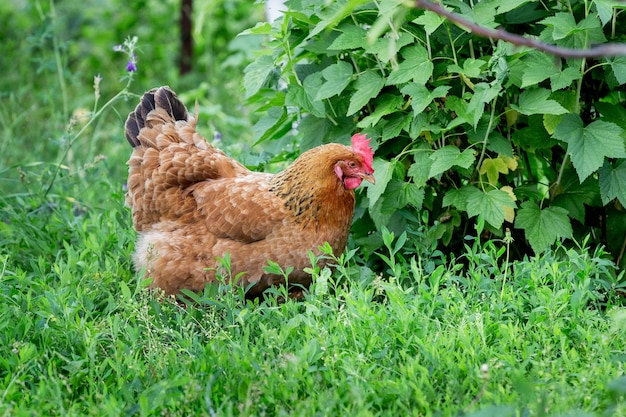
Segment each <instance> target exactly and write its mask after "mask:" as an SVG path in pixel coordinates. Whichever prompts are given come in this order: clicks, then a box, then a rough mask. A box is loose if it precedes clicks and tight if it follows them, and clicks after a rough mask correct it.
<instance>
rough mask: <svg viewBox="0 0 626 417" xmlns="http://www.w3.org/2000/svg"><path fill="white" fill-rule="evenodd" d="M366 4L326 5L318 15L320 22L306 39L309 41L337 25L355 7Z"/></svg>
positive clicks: (353, 0) (354, 1) (360, 1)
mask: <svg viewBox="0 0 626 417" xmlns="http://www.w3.org/2000/svg"><path fill="white" fill-rule="evenodd" d="M366 2H367V1H365V0H348V1H346V2H345V3H344V2H330V3H328V7H326V8H324V9H322V10H321V11H320V12H319V13H318V16H319V17H321V18H322V20H320V22H319V23H318V24H317V25H315V27H314V28H313V30H311V32H309V36H307V39H311V38H312V37H313V36H315V35H317V34H318V33H320V32H321V31H323V30H324V29H326V28H331V27H333V26H335V25H336V24H337V23H339V22H341V21H342V20H343V19H345V18H346V17H347V16H349V15H350V13H352V11H353V10H354V9H355V8H356V7H358V6H360V5H361V4H364V3H366Z"/></svg>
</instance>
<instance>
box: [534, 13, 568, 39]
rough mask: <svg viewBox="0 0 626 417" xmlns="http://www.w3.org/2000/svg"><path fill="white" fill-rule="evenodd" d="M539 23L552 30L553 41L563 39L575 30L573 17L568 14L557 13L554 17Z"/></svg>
mask: <svg viewBox="0 0 626 417" xmlns="http://www.w3.org/2000/svg"><path fill="white" fill-rule="evenodd" d="M539 23H541V24H544V25H546V26H550V27H552V28H553V32H552V39H554V40H555V41H557V40H559V39H563V38H565V37H566V36H568V35H571V34H572V33H574V32H575V31H576V30H577V26H576V21H575V20H574V16H572V15H571V14H569V13H557V14H555V15H554V16H550V17H547V18H545V19H543V20H541V21H540V22H539Z"/></svg>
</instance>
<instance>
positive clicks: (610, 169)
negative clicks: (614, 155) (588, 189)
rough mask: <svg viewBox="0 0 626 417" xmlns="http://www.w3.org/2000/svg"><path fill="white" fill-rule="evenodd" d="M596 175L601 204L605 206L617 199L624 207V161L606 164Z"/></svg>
mask: <svg viewBox="0 0 626 417" xmlns="http://www.w3.org/2000/svg"><path fill="white" fill-rule="evenodd" d="M598 175H599V180H600V197H602V204H604V205H607V204H609V203H610V202H611V201H612V200H613V199H615V198H617V199H618V200H619V202H620V203H621V204H622V206H624V207H626V161H624V160H623V159H622V160H620V161H617V162H615V163H612V164H609V163H608V162H607V163H605V164H604V166H603V167H602V168H600V170H599V172H598Z"/></svg>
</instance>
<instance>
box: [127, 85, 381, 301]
mask: <svg viewBox="0 0 626 417" xmlns="http://www.w3.org/2000/svg"><path fill="white" fill-rule="evenodd" d="M196 121H197V120H196V116H191V115H190V114H189V113H188V112H187V109H186V108H185V106H184V105H183V103H181V102H180V100H179V99H178V98H177V97H176V95H175V94H174V92H173V91H172V90H170V89H169V88H168V87H161V88H158V89H154V90H151V91H149V92H147V93H146V94H145V95H144V96H143V97H142V99H141V102H140V104H139V105H138V106H137V108H136V109H135V111H134V112H132V113H130V115H129V116H128V119H127V121H126V138H127V139H128V141H129V142H130V144H131V145H132V146H133V152H132V155H131V157H130V160H129V161H128V165H129V173H128V193H127V195H126V203H127V204H128V205H129V206H130V207H131V209H132V215H133V224H134V226H135V229H136V230H137V233H138V239H137V244H136V248H135V254H134V262H135V267H136V269H137V270H145V275H146V277H151V278H152V279H153V281H152V286H153V287H158V288H161V289H163V290H164V291H165V292H166V293H167V294H173V293H177V292H178V291H179V290H180V289H182V288H186V289H189V290H192V291H199V290H202V289H203V288H204V286H205V284H206V283H208V282H214V281H215V280H216V272H217V271H218V270H219V268H220V263H219V261H218V258H223V257H224V256H225V255H226V254H229V255H230V259H231V270H230V272H231V276H232V277H238V280H239V281H238V284H240V285H244V286H245V287H247V288H249V291H248V293H247V296H248V297H256V296H259V295H260V294H261V293H262V292H263V291H264V290H265V289H267V288H268V287H269V286H272V285H277V284H282V283H284V279H283V277H282V276H279V275H274V274H270V273H267V272H265V271H264V266H266V265H267V261H268V260H271V261H274V262H276V263H278V264H279V265H280V266H282V267H283V268H285V269H286V268H288V267H293V271H292V272H291V273H290V275H289V283H290V284H294V283H295V284H300V285H301V286H303V287H305V288H308V286H309V284H310V282H311V276H310V275H309V274H307V273H306V272H304V269H305V268H307V267H310V266H311V263H310V259H309V251H313V253H315V254H316V255H319V254H320V251H319V246H320V245H323V244H324V243H325V242H328V243H329V244H330V246H331V247H332V249H333V253H334V254H335V255H340V254H341V252H343V250H344V249H345V246H346V241H347V238H348V232H349V229H350V223H351V220H352V214H353V211H354V191H353V190H354V189H355V188H357V187H358V186H359V185H360V184H361V182H362V180H367V181H370V182H372V183H374V177H373V173H374V170H373V169H372V158H373V152H372V149H371V148H370V146H369V140H368V139H366V137H365V135H354V136H353V138H352V147H348V146H344V145H339V144H328V145H322V146H319V147H317V148H314V149H311V150H309V151H307V152H305V153H303V154H302V155H301V156H300V157H299V158H298V159H296V161H295V162H294V163H293V164H292V165H290V166H289V167H288V168H286V169H285V170H284V171H282V172H280V173H278V174H274V175H272V174H266V173H260V172H253V171H250V170H248V169H247V168H246V167H244V166H243V165H242V164H240V163H239V162H237V161H235V160H233V159H232V158H229V157H228V156H226V154H224V152H222V151H220V150H218V149H215V148H214V147H212V146H211V145H210V144H208V143H207V141H206V140H205V139H204V138H203V137H202V136H200V134H198V132H196ZM251 284H253V285H251Z"/></svg>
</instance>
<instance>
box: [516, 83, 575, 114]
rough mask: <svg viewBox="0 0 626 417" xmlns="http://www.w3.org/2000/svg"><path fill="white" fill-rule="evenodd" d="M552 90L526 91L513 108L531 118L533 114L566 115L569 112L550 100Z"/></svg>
mask: <svg viewBox="0 0 626 417" xmlns="http://www.w3.org/2000/svg"><path fill="white" fill-rule="evenodd" d="M548 97H550V90H546V89H545V88H537V89H533V90H526V91H524V92H523V93H522V94H520V96H519V104H518V105H515V104H512V105H511V107H512V108H513V109H515V110H517V111H518V112H520V113H522V114H525V115H527V116H530V115H532V114H565V113H567V110H566V109H565V108H564V107H563V106H561V105H560V104H559V103H558V102H557V101H555V100H550V99H549V98H548Z"/></svg>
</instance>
